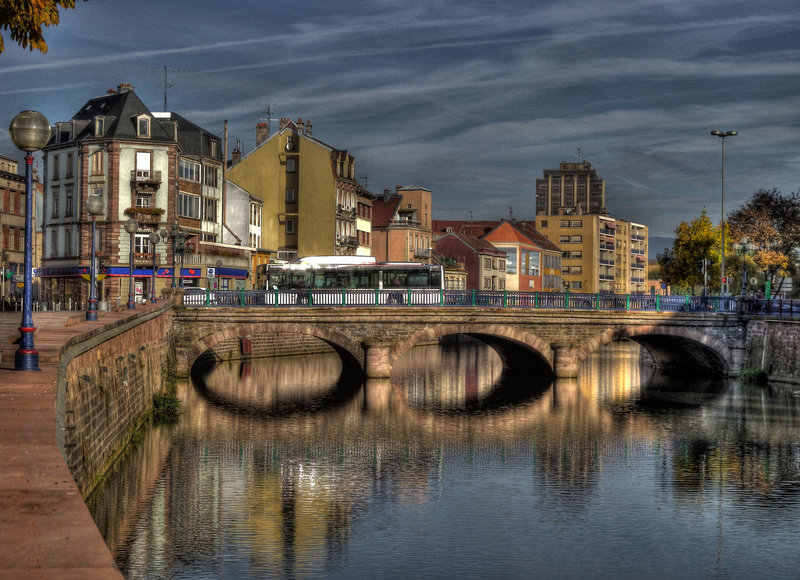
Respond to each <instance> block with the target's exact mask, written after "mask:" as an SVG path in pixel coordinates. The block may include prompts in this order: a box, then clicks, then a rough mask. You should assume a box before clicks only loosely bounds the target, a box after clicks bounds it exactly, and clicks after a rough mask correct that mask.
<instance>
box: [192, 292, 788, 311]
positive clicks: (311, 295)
mask: <svg viewBox="0 0 800 580" xmlns="http://www.w3.org/2000/svg"><path fill="white" fill-rule="evenodd" d="M183 305H184V306H199V307H213V306H265V307H282V306H322V307H358V306H387V307H398V306H440V307H448V306H474V307H487V308H533V309H565V310H606V311H607V310H626V311H650V312H694V313H732V312H738V313H741V314H745V315H770V316H787V317H800V300H784V299H780V298H775V299H772V300H756V299H753V298H745V299H742V298H741V297H739V296H689V295H684V296H681V295H672V296H661V295H653V294H610V293H605V292H600V293H595V294H587V293H575V292H512V291H507V290H496V291H478V290H427V289H419V290H418V289H402V290H371V289H365V290H351V289H309V290H210V289H208V290H206V291H205V292H195V293H191V294H184V296H183Z"/></svg>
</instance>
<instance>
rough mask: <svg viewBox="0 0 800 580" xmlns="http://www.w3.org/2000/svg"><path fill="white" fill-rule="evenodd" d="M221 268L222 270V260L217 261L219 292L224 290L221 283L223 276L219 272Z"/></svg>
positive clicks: (216, 272)
mask: <svg viewBox="0 0 800 580" xmlns="http://www.w3.org/2000/svg"><path fill="white" fill-rule="evenodd" d="M220 268H222V260H217V269H216V271H215V274H216V276H217V290H222V287H221V286H220V281H221V280H222V275H221V274H220V272H219V269H220Z"/></svg>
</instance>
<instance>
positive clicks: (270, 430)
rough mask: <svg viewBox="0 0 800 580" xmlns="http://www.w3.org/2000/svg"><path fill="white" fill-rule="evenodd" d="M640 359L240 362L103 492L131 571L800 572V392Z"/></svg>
mask: <svg viewBox="0 0 800 580" xmlns="http://www.w3.org/2000/svg"><path fill="white" fill-rule="evenodd" d="M639 361H640V353H639V348H638V346H637V345H635V344H634V343H631V342H622V343H613V344H611V345H608V346H606V347H604V348H603V349H602V350H601V351H599V352H598V353H596V354H595V355H594V356H592V357H591V358H590V359H588V360H586V361H584V363H583V365H582V366H581V369H580V374H579V378H578V379H567V380H564V379H556V380H550V379H549V378H546V379H545V378H537V376H535V375H531V374H527V375H526V374H523V375H513V374H512V375H509V373H507V372H506V370H504V367H503V364H502V361H501V360H500V358H499V357H498V356H497V354H495V352H494V351H493V350H492V349H491V348H489V347H487V346H485V345H483V344H481V343H478V342H476V341H472V340H469V339H465V340H459V341H457V342H456V341H453V342H449V343H446V344H442V345H429V346H421V347H415V348H414V349H412V350H410V351H409V352H408V353H406V355H404V357H403V358H402V359H401V360H400V361H398V363H397V364H396V365H395V367H394V369H393V374H392V377H391V379H382V380H368V381H366V382H363V381H361V380H360V379H357V378H356V377H355V376H354V375H353V374H352V373H349V372H348V371H347V370H345V371H344V373H343V372H342V364H341V362H340V360H339V357H338V356H337V355H335V354H323V355H316V356H307V357H290V358H274V359H259V360H252V361H249V362H243V363H238V362H237V363H235V364H233V363H223V364H220V365H217V366H216V367H214V368H212V369H210V370H207V371H206V372H204V373H203V374H202V375H196V376H195V377H194V378H193V380H192V381H187V382H185V383H184V384H181V385H180V386H179V396H180V398H181V400H182V409H183V412H182V414H181V417H180V419H179V421H178V423H177V424H175V425H171V426H156V427H153V428H151V429H149V430H148V431H147V433H146V434H145V435H144V437H143V438H142V440H141V441H140V442H138V444H137V445H136V446H133V447H131V448H130V449H129V451H128V452H127V453H126V456H125V457H124V458H123V459H122V460H121V461H120V462H118V464H117V466H116V467H115V469H114V470H113V472H112V473H110V474H109V475H108V476H107V478H106V480H105V482H104V484H103V485H102V487H101V488H100V489H99V490H98V491H97V492H96V493H95V494H94V495H93V496H92V497H91V498H89V500H88V502H87V503H88V504H89V507H90V510H91V511H92V513H93V516H94V518H95V521H96V522H97V524H98V527H99V528H100V531H101V533H102V534H103V535H104V537H105V539H106V542H107V544H108V545H109V547H110V549H111V551H112V554H113V555H114V558H115V561H116V562H117V565H118V566H119V568H120V570H121V571H122V572H123V574H124V575H125V576H126V578H192V579H197V578H408V577H417V578H500V577H502V578H534V577H536V578H615V579H619V578H637V579H638V578H643V577H647V578H689V577H691V578H764V577H769V578H797V577H800V525H798V522H800V396H797V394H798V393H797V387H796V386H795V387H794V388H792V387H789V386H785V385H783V386H782V385H768V386H744V385H741V384H739V382H738V381H733V380H730V381H721V380H713V379H708V378H686V377H682V378H681V377H665V376H662V375H660V374H658V373H654V372H653V371H652V370H651V369H649V368H648V367H646V366H641V365H640V364H639Z"/></svg>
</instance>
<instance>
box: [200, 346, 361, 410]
mask: <svg viewBox="0 0 800 580" xmlns="http://www.w3.org/2000/svg"><path fill="white" fill-rule="evenodd" d="M192 382H193V383H194V384H195V386H196V387H197V389H198V391H199V392H200V393H202V394H203V395H204V396H205V397H206V398H208V399H209V400H210V401H212V402H214V403H216V404H218V405H221V406H223V407H226V408H228V409H230V410H232V411H235V412H238V413H244V414H255V415H283V414H291V413H297V412H313V411H316V410H319V409H322V408H325V407H330V406H336V405H338V404H340V403H342V402H343V401H345V400H347V399H350V398H352V397H353V395H354V394H355V393H356V392H357V391H358V389H359V388H360V387H361V385H362V382H363V378H362V376H361V373H360V371H359V370H358V369H355V368H352V366H350V365H345V364H343V362H342V359H341V358H340V357H339V355H338V354H336V353H329V354H314V355H301V356H292V357H273V358H262V359H255V360H252V361H251V360H242V361H233V362H225V363H218V364H214V363H213V362H212V361H211V359H206V360H204V361H198V363H196V364H195V365H194V366H193V367H192Z"/></svg>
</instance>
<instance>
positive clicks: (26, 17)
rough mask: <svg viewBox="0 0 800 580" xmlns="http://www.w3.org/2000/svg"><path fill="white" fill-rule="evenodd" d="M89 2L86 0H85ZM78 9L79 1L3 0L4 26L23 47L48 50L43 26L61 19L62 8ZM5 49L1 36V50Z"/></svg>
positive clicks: (0, 5)
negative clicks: (76, 5)
mask: <svg viewBox="0 0 800 580" xmlns="http://www.w3.org/2000/svg"><path fill="white" fill-rule="evenodd" d="M84 1H86V0H84ZM68 8H75V0H0V29H2V30H8V31H10V37H11V40H13V41H14V42H16V43H17V44H19V45H20V46H21V47H22V48H27V49H29V50H31V51H32V50H38V51H40V52H43V53H44V52H47V42H45V40H44V34H43V33H42V28H43V27H45V26H55V25H57V24H58V22H59V10H60V9H68ZM4 50H5V43H4V41H3V36H2V35H0V52H3V51H4Z"/></svg>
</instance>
